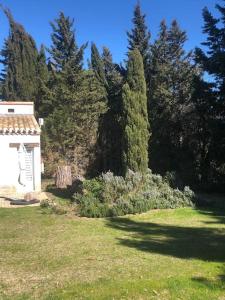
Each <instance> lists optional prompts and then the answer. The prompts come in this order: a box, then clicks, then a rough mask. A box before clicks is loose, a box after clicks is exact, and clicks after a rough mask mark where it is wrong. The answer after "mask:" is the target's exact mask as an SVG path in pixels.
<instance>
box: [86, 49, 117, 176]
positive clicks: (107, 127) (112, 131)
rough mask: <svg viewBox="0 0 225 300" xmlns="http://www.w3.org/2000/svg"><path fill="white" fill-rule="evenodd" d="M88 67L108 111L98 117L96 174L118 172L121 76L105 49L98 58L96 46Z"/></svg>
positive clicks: (107, 50)
mask: <svg viewBox="0 0 225 300" xmlns="http://www.w3.org/2000/svg"><path fill="white" fill-rule="evenodd" d="M91 50H92V51H91V66H92V69H93V71H94V73H95V76H96V78H97V79H98V81H99V83H100V84H101V86H102V87H103V88H104V89H105V92H106V95H107V111H106V112H105V113H104V114H103V115H102V116H101V119H100V124H99V133H98V136H99V138H98V145H99V153H100V157H99V170H100V171H101V172H102V171H108V170H111V171H113V172H114V173H119V172H121V161H120V157H121V127H120V124H119V118H120V109H121V87H122V76H121V74H120V69H119V67H118V65H116V64H114V63H113V60H112V55H111V53H110V51H109V49H107V48H106V47H104V48H103V53H102V55H101V56H100V54H99V51H98V49H97V47H96V46H95V44H92V47H91Z"/></svg>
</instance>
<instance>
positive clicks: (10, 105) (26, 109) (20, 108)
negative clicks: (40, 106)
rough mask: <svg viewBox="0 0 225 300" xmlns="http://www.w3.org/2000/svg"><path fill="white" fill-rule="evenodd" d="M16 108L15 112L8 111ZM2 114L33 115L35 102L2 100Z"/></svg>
mask: <svg viewBox="0 0 225 300" xmlns="http://www.w3.org/2000/svg"><path fill="white" fill-rule="evenodd" d="M9 109H14V112H8V110H9ZM0 114H3V115H33V114H34V104H33V103H32V102H23V103H22V102H20V103H19V104H18V102H0Z"/></svg>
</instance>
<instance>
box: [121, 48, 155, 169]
mask: <svg viewBox="0 0 225 300" xmlns="http://www.w3.org/2000/svg"><path fill="white" fill-rule="evenodd" d="M122 101H123V125H124V126H123V173H124V175H125V174H126V173H127V171H128V170H129V169H131V170H132V171H135V172H141V173H145V172H146V171H147V168H148V139H149V131H148V113H147V96H146V82H145V76H144V66H143V60H142V56H141V54H140V52H139V50H138V49H134V50H133V51H131V52H130V53H129V60H128V66H127V83H125V85H124V86H123V91H122Z"/></svg>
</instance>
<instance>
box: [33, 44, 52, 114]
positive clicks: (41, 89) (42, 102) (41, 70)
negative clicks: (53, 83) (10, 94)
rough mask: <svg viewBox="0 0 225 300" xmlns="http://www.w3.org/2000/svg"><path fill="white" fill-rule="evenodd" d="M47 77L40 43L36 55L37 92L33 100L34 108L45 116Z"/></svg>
mask: <svg viewBox="0 0 225 300" xmlns="http://www.w3.org/2000/svg"><path fill="white" fill-rule="evenodd" d="M49 77H50V74H49V70H48V65H47V63H46V55H45V47H44V45H41V48H40V51H39V53H38V57H37V94H36V100H35V110H36V113H37V115H38V116H40V117H46V116H47V115H48V114H49V113H50V111H49V109H48V105H47V104H48V103H49V101H50V100H49V98H50V89H49V87H48V83H49Z"/></svg>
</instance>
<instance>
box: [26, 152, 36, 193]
mask: <svg viewBox="0 0 225 300" xmlns="http://www.w3.org/2000/svg"><path fill="white" fill-rule="evenodd" d="M33 157H34V153H33V148H29V147H26V152H25V166H26V172H25V177H26V186H25V189H26V191H28V192H31V191H33V190H34V162H33V160H34V158H33Z"/></svg>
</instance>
